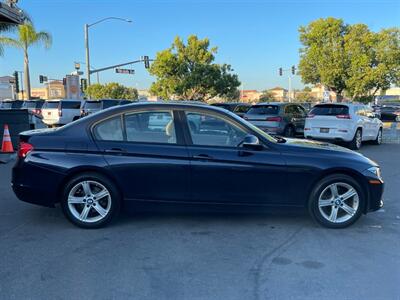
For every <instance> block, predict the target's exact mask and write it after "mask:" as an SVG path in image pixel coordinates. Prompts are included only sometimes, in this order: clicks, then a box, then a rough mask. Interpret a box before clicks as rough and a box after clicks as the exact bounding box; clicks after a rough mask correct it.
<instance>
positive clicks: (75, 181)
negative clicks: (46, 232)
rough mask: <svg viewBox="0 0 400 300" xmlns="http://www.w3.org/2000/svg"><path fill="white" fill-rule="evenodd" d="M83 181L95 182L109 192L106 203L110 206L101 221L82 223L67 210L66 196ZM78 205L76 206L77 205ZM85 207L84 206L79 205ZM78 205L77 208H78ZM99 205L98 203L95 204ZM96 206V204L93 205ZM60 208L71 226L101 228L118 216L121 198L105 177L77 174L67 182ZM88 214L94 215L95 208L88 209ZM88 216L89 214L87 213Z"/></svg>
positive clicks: (94, 174)
mask: <svg viewBox="0 0 400 300" xmlns="http://www.w3.org/2000/svg"><path fill="white" fill-rule="evenodd" d="M83 181H91V182H96V183H99V184H100V185H102V186H103V187H105V188H106V189H107V191H108V192H109V195H110V197H107V203H108V201H110V206H109V210H108V212H107V214H105V216H104V217H102V219H101V220H98V221H95V222H84V221H82V220H79V219H78V218H77V217H76V216H74V214H73V213H72V211H71V209H70V208H69V205H68V196H69V193H70V192H71V190H72V189H73V188H74V187H75V186H77V185H79V183H80V182H83ZM77 205H78V204H77ZM79 205H81V206H82V205H83V208H84V206H86V204H79ZM79 205H78V206H79ZM97 205H99V203H97ZM94 206H96V204H94ZM61 208H62V211H63V213H64V215H65V216H66V217H67V219H68V220H69V221H70V222H72V223H73V224H75V225H77V226H79V227H82V228H88V229H92V228H101V227H104V226H106V225H108V224H109V223H110V222H111V221H112V220H113V219H115V217H116V216H117V215H118V214H119V211H120V208H121V196H120V193H119V191H118V189H117V188H116V186H115V184H114V183H113V182H112V181H111V180H109V179H108V178H107V177H105V176H103V175H101V174H98V173H92V172H90V173H82V174H79V175H77V176H75V177H73V178H72V179H71V180H69V181H68V182H67V184H66V185H65V188H64V190H63V193H62V198H61ZM90 212H91V213H92V214H93V213H96V210H95V207H90ZM88 214H89V213H88Z"/></svg>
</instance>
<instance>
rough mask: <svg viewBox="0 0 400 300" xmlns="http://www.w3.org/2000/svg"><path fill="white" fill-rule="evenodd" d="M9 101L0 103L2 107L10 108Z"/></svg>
mask: <svg viewBox="0 0 400 300" xmlns="http://www.w3.org/2000/svg"><path fill="white" fill-rule="evenodd" d="M11 104H12V103H11V102H3V104H2V105H1V107H2V108H11Z"/></svg>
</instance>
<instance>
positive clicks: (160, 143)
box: [94, 109, 189, 201]
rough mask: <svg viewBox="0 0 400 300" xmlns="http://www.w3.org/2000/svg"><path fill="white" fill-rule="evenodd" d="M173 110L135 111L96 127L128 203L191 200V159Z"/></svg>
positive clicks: (97, 140)
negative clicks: (189, 188) (189, 182)
mask: <svg viewBox="0 0 400 300" xmlns="http://www.w3.org/2000/svg"><path fill="white" fill-rule="evenodd" d="M178 126H179V124H178V123H177V121H176V117H175V114H174V112H173V111H172V110H149V109H147V110H139V111H137V110H135V111H130V112H127V113H125V114H122V115H118V116H115V117H113V118H109V119H107V120H105V121H103V122H101V123H99V124H98V125H96V126H95V127H94V136H95V139H96V142H97V145H98V146H99V148H100V150H101V151H102V152H103V153H104V158H105V160H106V161H107V163H108V165H109V167H108V168H109V170H110V171H111V172H112V174H114V176H115V178H116V181H117V182H118V185H119V186H120V187H121V189H122V190H123V194H124V198H126V199H128V200H144V201H150V200H157V201H184V200H187V199H188V180H189V179H188V178H189V160H188V152H187V149H186V146H185V145H184V142H183V138H182V134H181V130H180V127H178Z"/></svg>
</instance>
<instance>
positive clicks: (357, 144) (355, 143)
mask: <svg viewBox="0 0 400 300" xmlns="http://www.w3.org/2000/svg"><path fill="white" fill-rule="evenodd" d="M361 145H362V130H361V129H360V128H358V129H357V130H356V133H355V134H354V137H353V140H352V141H351V142H350V143H349V147H350V149H352V150H359V149H360V148H361Z"/></svg>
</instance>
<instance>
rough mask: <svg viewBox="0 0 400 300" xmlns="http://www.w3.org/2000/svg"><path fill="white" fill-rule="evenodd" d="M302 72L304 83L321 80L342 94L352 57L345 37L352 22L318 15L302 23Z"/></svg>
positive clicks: (300, 30) (300, 71)
mask: <svg viewBox="0 0 400 300" xmlns="http://www.w3.org/2000/svg"><path fill="white" fill-rule="evenodd" d="M299 32H300V42H301V43H302V45H303V47H302V48H301V49H300V63H299V74H300V75H301V77H302V80H303V82H304V83H306V84H307V83H310V84H317V83H321V84H323V85H324V86H326V87H328V88H329V89H330V90H332V91H334V92H336V93H337V94H338V96H339V98H340V97H341V96H342V92H343V91H344V89H345V88H346V80H347V78H348V73H347V70H348V60H347V57H346V54H345V47H344V41H345V39H344V37H345V34H346V33H347V32H348V26H347V25H346V24H344V22H343V20H342V19H335V18H327V19H318V20H316V21H313V22H311V23H310V24H309V25H307V26H301V27H300V29H299Z"/></svg>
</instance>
